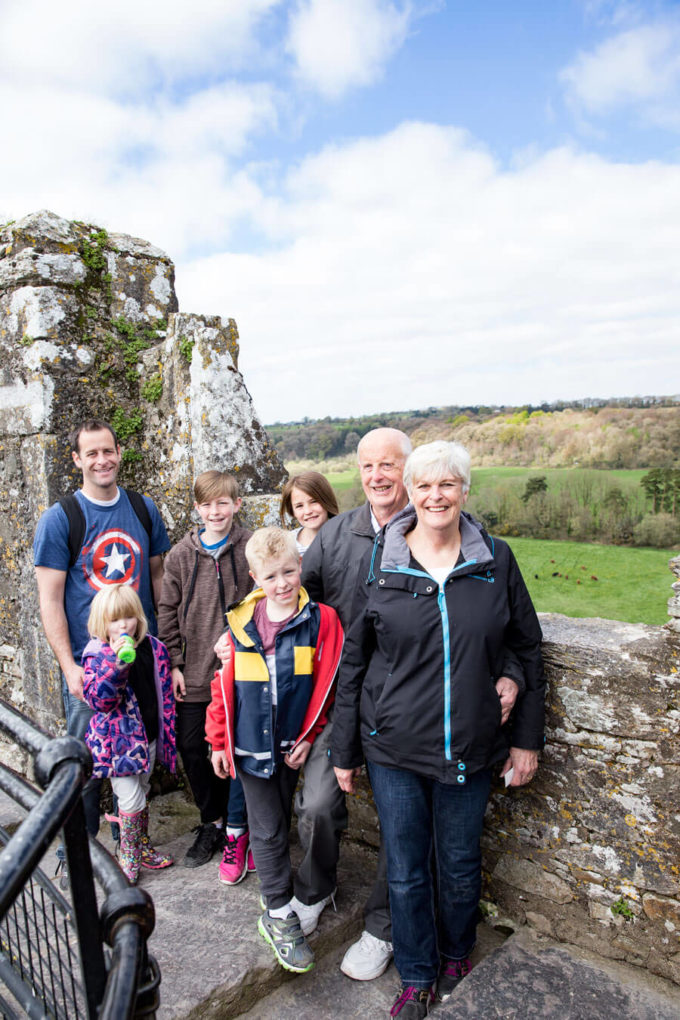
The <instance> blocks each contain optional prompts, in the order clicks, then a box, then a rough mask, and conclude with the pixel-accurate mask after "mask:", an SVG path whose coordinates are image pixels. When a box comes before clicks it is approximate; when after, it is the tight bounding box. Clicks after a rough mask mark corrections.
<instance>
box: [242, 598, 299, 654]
mask: <svg viewBox="0 0 680 1020" xmlns="http://www.w3.org/2000/svg"><path fill="white" fill-rule="evenodd" d="M297 611H298V610H297V606H296V607H295V609H294V610H293V612H292V613H291V614H290V616H287V617H286V618H285V620H270V619H269V617H268V616H267V600H266V599H260V600H259V602H257V604H256V606H255V611H254V613H253V620H254V622H255V626H256V627H257V633H258V634H259V635H260V639H261V641H262V645H263V647H264V654H265V655H273V654H274V651H275V649H276V635H277V634H279V633H280V632H281V631H282V630H283V628H284V627H285V626H286V624H287V623H290V621H291V620H292V619H293V617H294V616H295V615H296V614H297Z"/></svg>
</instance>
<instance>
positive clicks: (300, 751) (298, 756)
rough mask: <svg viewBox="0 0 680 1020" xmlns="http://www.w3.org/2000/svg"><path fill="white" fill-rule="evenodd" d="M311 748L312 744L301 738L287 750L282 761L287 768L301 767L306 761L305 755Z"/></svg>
mask: <svg viewBox="0 0 680 1020" xmlns="http://www.w3.org/2000/svg"><path fill="white" fill-rule="evenodd" d="M311 750H312V745H311V744H310V742H309V741H308V740H301V741H300V743H299V744H297V746H296V747H294V748H293V750H292V751H289V752H288V754H287V755H285V757H284V759H283V760H284V761H285V763H286V765H287V766H288V768H289V769H301V768H302V766H303V765H304V763H305V762H306V761H307V756H308V755H309V752H310V751H311Z"/></svg>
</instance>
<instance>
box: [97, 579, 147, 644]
mask: <svg viewBox="0 0 680 1020" xmlns="http://www.w3.org/2000/svg"><path fill="white" fill-rule="evenodd" d="M125 616H134V617H135V618H136V620H137V632H136V633H135V635H134V641H135V644H136V645H138V644H139V643H140V641H143V640H144V638H145V637H146V635H147V631H148V630H149V624H148V623H147V620H146V616H145V615H144V610H143V608H142V603H141V602H140V601H139V595H138V594H137V592H136V591H135V589H134V588H131V587H130V585H129V584H109V585H107V586H106V588H102V589H101V590H100V591H98V592H97V594H96V595H95V597H94V598H93V599H92V605H91V606H90V615H89V617H88V620H87V629H88V631H89V634H90V637H93V638H99V640H100V641H108V640H109V636H108V629H109V624H110V623H111V622H112V621H113V620H120V619H122V618H123V617H125ZM130 636H131V637H132V636H133V635H130Z"/></svg>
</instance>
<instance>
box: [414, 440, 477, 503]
mask: <svg viewBox="0 0 680 1020" xmlns="http://www.w3.org/2000/svg"><path fill="white" fill-rule="evenodd" d="M449 476H450V477H453V478H462V479H463V492H468V491H469V489H470V454H469V453H468V452H467V450H466V449H465V447H464V446H463V445H462V444H461V443H447V442H446V441H445V440H444V439H438V440H437V441H436V442H434V443H424V445H423V446H416V448H415V450H414V451H413V453H412V454H410V456H409V458H408V460H407V461H406V465H405V467H404V485H405V486H406V489H407V491H408V494H409V496H410V495H411V493H412V492H413V486H414V485H415V484H416V482H419V481H421V480H422V479H427V481H429V482H439V481H441V479H442V478H446V477H449Z"/></svg>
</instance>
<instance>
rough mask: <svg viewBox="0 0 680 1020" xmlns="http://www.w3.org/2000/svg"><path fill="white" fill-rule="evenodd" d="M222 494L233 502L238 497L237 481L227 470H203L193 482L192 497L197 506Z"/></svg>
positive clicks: (218, 497) (220, 496) (221, 496)
mask: <svg viewBox="0 0 680 1020" xmlns="http://www.w3.org/2000/svg"><path fill="white" fill-rule="evenodd" d="M224 496H228V497H229V499H231V500H232V502H234V503H235V502H236V500H237V499H238V482H237V481H236V479H235V478H234V476H233V475H230V474H229V473H228V472H227V471H203V472H202V473H201V474H200V475H199V476H198V478H197V479H196V481H195V482H194V499H195V500H196V502H197V503H198V505H199V506H200V505H201V503H210V502H212V500H213V499H221V498H224Z"/></svg>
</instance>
